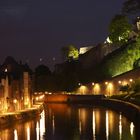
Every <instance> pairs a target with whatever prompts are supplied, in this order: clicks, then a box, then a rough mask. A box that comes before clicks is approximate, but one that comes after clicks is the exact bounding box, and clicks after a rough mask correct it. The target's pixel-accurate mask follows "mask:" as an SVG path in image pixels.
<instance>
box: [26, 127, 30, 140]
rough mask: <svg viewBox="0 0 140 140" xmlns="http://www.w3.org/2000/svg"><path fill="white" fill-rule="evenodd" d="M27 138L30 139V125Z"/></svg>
mask: <svg viewBox="0 0 140 140" xmlns="http://www.w3.org/2000/svg"><path fill="white" fill-rule="evenodd" d="M26 131H27V140H30V127H29V125H28V126H27V130H26Z"/></svg>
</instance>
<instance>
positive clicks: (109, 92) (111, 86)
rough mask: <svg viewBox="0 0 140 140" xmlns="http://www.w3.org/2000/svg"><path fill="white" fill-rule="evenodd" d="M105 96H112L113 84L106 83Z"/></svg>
mask: <svg viewBox="0 0 140 140" xmlns="http://www.w3.org/2000/svg"><path fill="white" fill-rule="evenodd" d="M106 90H107V94H108V95H109V96H110V95H112V94H113V91H114V87H113V84H112V83H108V85H107V89H106Z"/></svg>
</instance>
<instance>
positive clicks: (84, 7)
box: [0, 0, 124, 68]
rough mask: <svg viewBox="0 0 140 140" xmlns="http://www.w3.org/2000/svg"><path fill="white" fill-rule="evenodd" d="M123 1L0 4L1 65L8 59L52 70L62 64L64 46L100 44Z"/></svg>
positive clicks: (49, 0)
mask: <svg viewBox="0 0 140 140" xmlns="http://www.w3.org/2000/svg"><path fill="white" fill-rule="evenodd" d="M123 1H124V0H1V1H0V63H2V62H3V61H4V59H5V57H6V56H9V55H10V56H13V57H14V58H15V59H16V60H22V61H23V62H26V61H27V62H28V63H29V65H30V66H31V67H32V68H34V67H36V66H37V65H39V64H41V63H43V64H45V65H47V66H49V67H50V68H52V66H53V65H54V63H58V62H61V48H62V47H63V46H66V45H69V44H74V45H75V46H76V47H77V48H80V47H81V46H91V45H96V44H98V43H100V42H103V41H104V40H105V39H106V37H107V35H108V24H109V23H110V20H111V18H112V17H113V16H114V15H115V14H119V13H120V11H121V8H122V3H123ZM40 58H42V59H40ZM53 58H55V59H53ZM40 60H41V62H40ZM54 60H55V61H54Z"/></svg>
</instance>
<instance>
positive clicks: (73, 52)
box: [62, 45, 79, 60]
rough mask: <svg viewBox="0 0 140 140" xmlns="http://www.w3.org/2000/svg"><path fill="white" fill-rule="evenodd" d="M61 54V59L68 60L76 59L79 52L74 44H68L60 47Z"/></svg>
mask: <svg viewBox="0 0 140 140" xmlns="http://www.w3.org/2000/svg"><path fill="white" fill-rule="evenodd" d="M62 56H63V60H69V59H74V60H75V59H78V57H79V52H78V49H77V48H76V47H75V46H74V45H68V46H65V47H62Z"/></svg>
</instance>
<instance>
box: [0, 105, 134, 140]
mask: <svg viewBox="0 0 140 140" xmlns="http://www.w3.org/2000/svg"><path fill="white" fill-rule="evenodd" d="M135 129H136V127H135V126H134V124H133V122H131V121H129V120H128V119H127V118H126V117H124V116H123V115H122V114H121V113H116V112H114V111H112V110H109V109H105V108H100V107H93V106H83V105H67V104H49V105H46V106H45V108H44V110H43V111H42V113H41V117H40V118H36V119H33V120H30V121H26V122H21V123H16V124H13V125H11V126H9V127H8V128H2V129H1V131H0V140H136V136H135V131H136V130H135Z"/></svg>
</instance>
